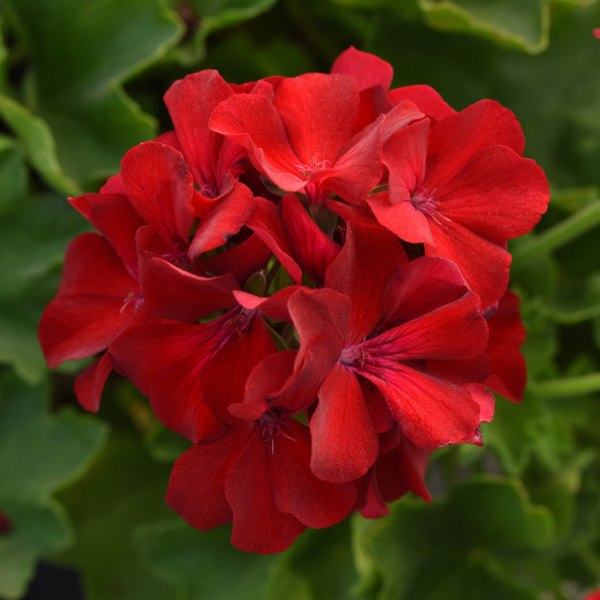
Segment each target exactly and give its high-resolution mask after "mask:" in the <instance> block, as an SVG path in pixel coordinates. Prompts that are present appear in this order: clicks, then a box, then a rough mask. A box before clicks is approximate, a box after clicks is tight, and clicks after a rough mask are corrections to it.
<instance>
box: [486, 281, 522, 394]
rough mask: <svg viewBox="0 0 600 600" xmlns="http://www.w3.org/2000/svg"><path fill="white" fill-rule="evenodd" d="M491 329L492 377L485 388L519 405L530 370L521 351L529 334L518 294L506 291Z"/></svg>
mask: <svg viewBox="0 0 600 600" xmlns="http://www.w3.org/2000/svg"><path fill="white" fill-rule="evenodd" d="M488 327H489V330H490V339H489V341H488V345H487V348H486V353H487V354H488V355H489V357H490V359H491V362H492V374H491V375H490V376H489V377H488V378H487V379H486V381H485V385H487V386H488V387H489V388H491V389H493V390H494V391H495V392H498V393H499V394H502V395H503V396H504V397H505V398H508V399H509V400H512V401H513V402H520V401H521V398H522V397H523V391H524V390H525V385H526V384H527V369H526V365H525V359H524V358H523V355H522V354H521V352H520V351H519V348H520V347H521V346H522V345H523V342H525V336H526V332H525V328H524V327H523V324H522V322H521V315H520V314H519V297H518V296H517V295H516V294H515V293H513V292H511V291H510V290H506V292H505V294H504V296H502V298H501V299H500V303H499V305H498V310H497V311H496V312H495V313H494V316H493V317H492V318H491V319H490V320H489V321H488Z"/></svg>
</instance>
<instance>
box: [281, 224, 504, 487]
mask: <svg viewBox="0 0 600 600" xmlns="http://www.w3.org/2000/svg"><path fill="white" fill-rule="evenodd" d="M382 257H385V260H382ZM406 262H407V261H406V256H405V254H404V251H403V250H402V246H401V245H400V243H399V242H398V241H397V240H396V239H395V238H394V236H392V235H390V234H387V233H385V232H384V231H383V230H382V229H380V228H377V227H373V226H369V225H358V224H355V223H350V224H349V228H348V237H347V240H346V244H345V246H344V248H343V249H342V251H341V253H340V254H339V256H338V257H337V258H336V260H335V261H334V262H333V263H332V264H331V266H330V267H329V269H328V271H327V275H326V278H325V285H326V288H330V289H323V290H313V291H310V292H308V291H304V290H299V291H298V292H296V293H295V294H294V295H293V296H292V297H291V298H290V301H289V310H290V314H291V316H292V319H293V322H294V325H295V326H296V329H297V330H298V333H299V335H300V340H301V343H302V344H303V345H304V344H305V343H306V342H307V341H308V340H311V339H313V338H315V336H316V335H318V334H323V333H324V334H326V336H325V339H324V341H322V342H321V343H327V344H328V345H329V346H330V348H331V351H330V358H329V361H330V362H329V364H330V369H331V370H330V372H329V375H328V376H327V379H326V380H325V382H324V383H323V385H322V386H321V388H320V390H319V395H318V396H319V404H318V406H317V409H316V410H315V412H314V414H313V416H312V418H311V423H310V424H311V433H312V436H313V454H312V459H311V466H312V470H313V472H314V473H315V474H316V475H317V476H318V477H320V478H322V479H325V480H327V481H351V480H353V479H356V478H357V477H360V476H362V475H363V474H364V473H366V471H367V470H368V469H369V468H370V467H371V466H372V465H373V463H374V462H375V459H376V458H377V455H378V452H379V446H378V440H377V433H376V429H375V427H374V424H373V420H372V418H371V416H370V415H369V410H368V407H367V404H366V402H365V399H364V395H363V392H362V390H361V386H360V383H359V379H358V378H357V376H362V377H364V378H366V379H368V380H370V381H372V382H373V383H374V384H375V385H376V386H377V387H378V388H379V390H380V392H381V394H383V396H384V397H385V400H386V402H387V404H388V406H389V410H390V411H391V414H392V416H393V418H394V419H395V420H396V421H397V422H398V423H400V427H401V430H402V433H403V435H405V436H406V437H407V438H408V439H409V440H411V441H412V442H413V443H414V444H416V445H418V446H420V447H423V448H437V447H440V446H443V445H446V444H450V443H460V442H475V443H478V442H480V435H479V434H478V432H477V431H476V430H477V428H478V426H479V423H480V422H481V421H482V420H487V419H488V417H489V412H490V409H489V408H488V405H490V404H493V399H491V397H490V395H489V394H486V393H485V392H482V393H474V392H473V390H470V389H468V388H466V387H464V386H461V385H456V384H454V383H452V382H450V381H446V380H444V379H441V378H438V377H435V376H432V375H429V374H427V373H425V372H423V371H421V370H418V369H416V368H414V366H413V365H412V364H411V363H413V362H414V361H421V360H427V359H433V360H449V359H451V360H456V359H465V358H470V357H474V356H476V355H478V354H480V353H481V352H482V351H483V350H484V348H485V345H486V342H487V327H486V325H485V320H484V319H483V317H482V316H481V315H480V314H479V299H478V298H477V295H476V294H474V293H472V292H469V293H466V294H464V295H463V296H461V297H460V298H458V299H456V300H454V301H453V302H450V303H448V304H445V305H444V306H441V307H439V308H437V309H435V310H433V311H432V312H430V313H427V314H425V315H423V316H419V317H418V318H415V319H412V320H410V321H408V322H405V323H403V324H401V325H399V326H397V327H394V328H393V329H390V330H388V331H385V332H383V333H379V334H378V333H377V332H378V329H379V327H380V323H381V322H382V320H383V321H384V322H385V316H386V315H385V314H384V306H385V305H386V300H385V294H386V288H388V284H389V285H390V286H392V284H391V283H390V279H392V276H394V273H395V272H396V271H398V267H399V266H400V265H402V264H403V263H406ZM399 273H400V274H402V266H400V270H399ZM400 276H401V275H400ZM420 291H422V292H423V294H424V295H427V292H430V293H432V294H437V293H438V292H437V290H436V289H435V287H434V286H431V288H429V290H427V291H426V290H420ZM405 302H410V295H409V297H408V298H406V299H405ZM388 304H389V302H388ZM302 349H303V348H302V346H301V350H300V353H301V354H302ZM491 411H492V413H493V409H491Z"/></svg>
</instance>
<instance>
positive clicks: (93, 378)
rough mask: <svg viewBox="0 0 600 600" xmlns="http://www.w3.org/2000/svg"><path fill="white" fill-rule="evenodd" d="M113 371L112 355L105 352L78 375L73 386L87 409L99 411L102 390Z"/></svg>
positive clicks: (80, 401)
mask: <svg viewBox="0 0 600 600" xmlns="http://www.w3.org/2000/svg"><path fill="white" fill-rule="evenodd" d="M111 371H112V364H111V362H110V357H109V356H108V354H103V355H102V357H101V358H97V359H96V360H95V361H94V362H93V363H92V364H91V365H89V366H88V367H87V368H86V369H85V370H84V371H83V372H81V373H80V374H79V375H78V376H77V379H75V383H74V385H73V387H74V390H75V395H76V396H77V400H78V401H79V404H81V406H83V408H85V410H89V411H90V412H98V409H99V408H100V398H101V397H102V390H103V389H104V384H105V383H106V380H107V379H108V376H109V375H110V372H111Z"/></svg>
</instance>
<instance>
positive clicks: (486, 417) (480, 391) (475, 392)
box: [465, 383, 496, 423]
mask: <svg viewBox="0 0 600 600" xmlns="http://www.w3.org/2000/svg"><path fill="white" fill-rule="evenodd" d="M465 387H466V388H467V389H468V390H469V392H470V393H471V396H472V397H473V400H475V402H477V404H479V421H480V422H481V423H490V422H491V421H492V419H493V418H494V410H495V406H496V401H495V400H494V394H492V392H488V390H486V389H485V388H484V387H483V386H482V385H480V384H479V383H470V384H468V385H466V386H465Z"/></svg>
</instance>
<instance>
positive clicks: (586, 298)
mask: <svg viewBox="0 0 600 600" xmlns="http://www.w3.org/2000/svg"><path fill="white" fill-rule="evenodd" d="M544 312H545V314H546V316H547V317H548V318H549V319H551V320H552V321H555V322H557V323H564V324H574V323H580V322H581V321H587V320H589V319H594V318H596V317H598V316H600V272H599V273H593V274H591V275H590V276H589V277H586V278H585V279H567V278H563V280H562V282H561V285H560V286H559V288H558V289H557V291H556V293H555V294H553V295H552V296H550V297H549V298H548V299H547V303H546V306H545V307H544Z"/></svg>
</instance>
